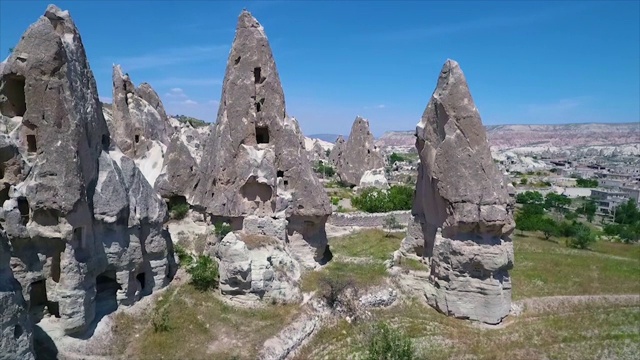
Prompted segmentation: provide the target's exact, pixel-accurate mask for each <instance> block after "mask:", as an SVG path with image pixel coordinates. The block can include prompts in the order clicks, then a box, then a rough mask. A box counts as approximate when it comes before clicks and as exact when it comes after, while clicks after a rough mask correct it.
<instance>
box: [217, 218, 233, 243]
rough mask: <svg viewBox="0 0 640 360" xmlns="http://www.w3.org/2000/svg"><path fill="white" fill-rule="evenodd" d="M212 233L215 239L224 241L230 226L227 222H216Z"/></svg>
mask: <svg viewBox="0 0 640 360" xmlns="http://www.w3.org/2000/svg"><path fill="white" fill-rule="evenodd" d="M213 232H214V233H215V234H216V237H217V238H218V239H220V240H222V239H224V237H225V236H227V234H228V233H230V232H231V225H229V223H227V222H218V223H216V224H215V228H214V230H213Z"/></svg>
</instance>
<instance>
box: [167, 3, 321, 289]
mask: <svg viewBox="0 0 640 360" xmlns="http://www.w3.org/2000/svg"><path fill="white" fill-rule="evenodd" d="M210 130H211V132H210V135H209V137H208V138H207V140H206V142H205V145H204V150H203V155H202V160H201V162H200V166H199V167H198V168H197V172H198V174H197V176H195V177H194V178H195V180H194V182H193V183H190V184H189V186H188V189H187V190H186V193H185V195H184V196H185V197H186V200H187V201H188V202H189V204H190V205H192V206H193V207H195V208H198V209H202V211H203V212H205V213H207V214H208V215H209V216H210V217H211V218H212V219H213V220H214V222H215V221H219V220H222V221H228V222H230V223H231V224H232V226H233V228H234V230H235V231H237V232H238V231H241V230H242V233H243V234H247V235H256V236H265V237H268V238H271V239H273V240H274V241H275V242H274V244H279V245H278V246H279V247H281V248H282V249H284V250H277V249H278V246H275V245H273V246H270V247H268V248H267V249H268V250H269V251H274V252H275V253H274V254H271V255H268V254H269V253H268V251H267V250H264V249H263V250H261V255H260V259H261V260H258V259H255V261H256V262H255V263H253V264H254V265H253V266H254V267H253V268H252V273H251V274H252V275H251V276H252V279H253V281H252V282H251V284H252V285H251V289H244V287H242V286H241V287H239V288H241V289H243V291H245V290H246V292H248V293H253V294H260V293H262V292H263V291H262V290H258V289H259V288H265V286H264V285H261V284H263V283H264V281H266V282H269V281H267V280H264V281H263V280H256V273H255V272H254V271H261V270H256V269H262V268H267V263H265V261H266V259H268V258H271V259H272V260H273V259H274V257H275V256H276V255H275V254H276V253H279V252H281V251H284V252H286V253H288V252H289V251H291V256H293V257H294V258H295V259H296V266H293V268H295V267H297V266H298V265H297V261H300V262H302V263H304V264H306V265H308V266H310V267H315V266H318V265H319V264H320V263H322V262H323V261H324V259H325V256H326V253H327V251H326V250H327V238H326V233H325V231H324V225H325V222H326V219H327V217H328V216H329V214H330V213H331V206H330V203H329V199H328V197H327V195H326V193H325V191H324V188H323V187H322V185H321V184H320V182H319V181H318V179H317V177H316V176H315V174H314V173H313V171H312V168H311V164H310V163H309V159H308V156H307V152H306V151H305V148H304V137H303V136H302V133H301V131H300V128H299V126H298V122H297V121H296V120H295V119H294V118H291V117H289V116H288V115H287V113H286V109H285V100H284V92H283V90H282V86H281V84H280V78H279V76H278V71H277V69H276V64H275V61H274V59H273V54H272V53H271V48H270V46H269V42H268V40H267V37H266V35H265V33H264V29H263V28H262V26H261V25H260V23H258V21H257V20H256V19H255V18H254V17H253V16H251V14H250V13H249V12H247V11H243V12H242V13H241V14H240V17H239V19H238V25H237V29H236V36H235V39H234V41H233V45H232V47H231V52H230V54H229V59H228V62H227V69H226V73H225V77H224V81H223V87H222V98H221V101H220V107H219V110H218V117H217V121H216V124H215V126H211V127H210ZM167 170H168V171H167V173H168V174H169V173H170V171H169V169H168V168H167ZM158 186H160V183H158ZM256 217H257V218H261V220H259V219H256ZM237 236H238V237H239V238H240V239H241V238H242V236H241V233H240V232H238V233H237ZM288 242H291V243H295V244H296V245H297V246H296V247H289V245H288ZM298 250H299V251H298ZM238 251H240V250H238ZM226 254H228V252H226V251H221V252H218V256H219V261H220V262H221V263H225V262H226V261H227V258H226V257H227V255H226ZM256 264H258V265H256ZM269 266H271V265H269ZM267 274H268V271H267ZM287 274H288V275H287V276H289V278H290V280H289V283H290V284H291V286H296V285H295V280H293V279H294V278H295V276H292V274H290V273H287ZM234 278H236V277H234ZM267 278H269V276H267ZM243 279H244V280H243V281H244V282H245V283H244V284H248V283H249V280H248V279H245V278H243ZM234 281H235V280H234ZM243 286H244V285H243ZM268 287H269V288H272V287H271V285H269V286H268ZM269 291H271V290H269ZM271 292H272V293H274V291H271Z"/></svg>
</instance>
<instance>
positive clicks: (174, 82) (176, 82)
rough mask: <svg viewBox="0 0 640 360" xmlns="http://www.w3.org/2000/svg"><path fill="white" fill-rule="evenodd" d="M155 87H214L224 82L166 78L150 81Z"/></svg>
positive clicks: (208, 79)
mask: <svg viewBox="0 0 640 360" xmlns="http://www.w3.org/2000/svg"><path fill="white" fill-rule="evenodd" d="M149 83H150V84H152V85H154V86H185V87H194V86H214V85H222V81H221V80H220V79H217V78H187V77H166V78H161V79H156V80H153V81H149Z"/></svg>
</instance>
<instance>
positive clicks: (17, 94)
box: [0, 74, 27, 117]
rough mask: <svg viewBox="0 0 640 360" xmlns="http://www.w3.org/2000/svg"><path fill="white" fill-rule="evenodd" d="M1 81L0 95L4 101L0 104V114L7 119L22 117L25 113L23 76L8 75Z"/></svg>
mask: <svg viewBox="0 0 640 360" xmlns="http://www.w3.org/2000/svg"><path fill="white" fill-rule="evenodd" d="M3 80H4V87H3V88H2V90H0V95H4V97H5V98H6V100H5V101H4V102H2V103H0V113H2V115H5V116H8V117H14V116H24V114H25V113H26V112H27V102H26V97H25V90H24V88H25V78H24V76H20V75H16V74H9V75H7V76H6V77H5V78H4V79H3Z"/></svg>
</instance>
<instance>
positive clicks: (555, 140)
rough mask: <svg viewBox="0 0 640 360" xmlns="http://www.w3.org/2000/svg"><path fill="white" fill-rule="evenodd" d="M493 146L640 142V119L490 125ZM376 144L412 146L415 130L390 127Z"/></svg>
mask: <svg viewBox="0 0 640 360" xmlns="http://www.w3.org/2000/svg"><path fill="white" fill-rule="evenodd" d="M486 129H487V137H488V139H489V143H490V144H491V146H492V147H493V148H494V149H496V150H498V149H511V148H516V147H523V146H533V145H536V146H540V145H544V146H557V147H566V146H594V145H622V144H631V143H640V122H637V123H622V124H560V125H489V126H486ZM376 144H377V145H378V146H379V147H390V146H395V147H411V146H414V144H415V137H414V131H388V132H386V133H384V134H383V135H382V136H381V137H380V138H379V139H378V140H376Z"/></svg>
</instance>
